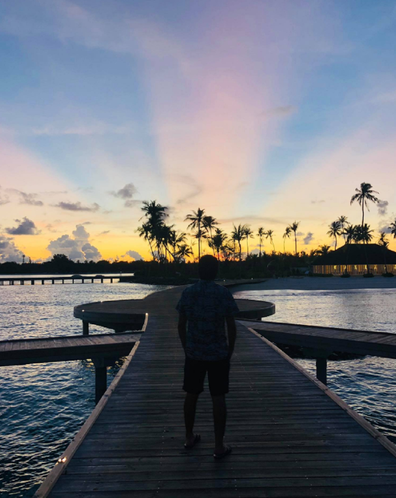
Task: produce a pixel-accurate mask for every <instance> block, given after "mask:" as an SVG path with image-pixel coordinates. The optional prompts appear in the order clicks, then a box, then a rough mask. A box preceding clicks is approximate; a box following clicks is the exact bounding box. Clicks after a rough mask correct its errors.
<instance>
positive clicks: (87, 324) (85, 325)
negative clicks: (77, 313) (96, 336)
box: [83, 320, 89, 335]
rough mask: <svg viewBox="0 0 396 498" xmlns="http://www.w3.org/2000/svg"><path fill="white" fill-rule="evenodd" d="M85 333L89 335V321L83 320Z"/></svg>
mask: <svg viewBox="0 0 396 498" xmlns="http://www.w3.org/2000/svg"><path fill="white" fill-rule="evenodd" d="M83 335H89V322H86V321H85V320H83Z"/></svg>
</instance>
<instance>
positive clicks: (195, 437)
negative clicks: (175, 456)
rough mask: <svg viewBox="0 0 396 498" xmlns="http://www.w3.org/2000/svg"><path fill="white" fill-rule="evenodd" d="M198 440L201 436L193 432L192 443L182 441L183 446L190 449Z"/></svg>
mask: <svg viewBox="0 0 396 498" xmlns="http://www.w3.org/2000/svg"><path fill="white" fill-rule="evenodd" d="M200 441H201V436H200V435H199V434H195V436H194V439H193V441H192V443H190V444H186V443H184V447H185V448H186V450H191V448H194V446H195V445H196V444H197V443H199V442H200Z"/></svg>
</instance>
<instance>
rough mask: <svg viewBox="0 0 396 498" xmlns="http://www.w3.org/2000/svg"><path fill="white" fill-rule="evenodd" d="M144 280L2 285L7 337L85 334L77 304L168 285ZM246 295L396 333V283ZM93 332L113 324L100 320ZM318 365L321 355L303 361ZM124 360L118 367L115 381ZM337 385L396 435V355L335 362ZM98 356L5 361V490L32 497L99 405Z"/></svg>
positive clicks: (292, 316) (1, 484) (0, 471)
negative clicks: (22, 362) (59, 360)
mask: <svg viewBox="0 0 396 498" xmlns="http://www.w3.org/2000/svg"><path fill="white" fill-rule="evenodd" d="M162 288H164V287H160V286H148V285H139V284H119V283H117V284H85V285H82V284H74V285H72V284H65V285H61V284H59V285H44V286H41V285H35V286H27V285H25V286H19V285H15V286H10V287H8V286H4V287H1V286H0V318H1V322H0V324H1V325H0V340H5V339H14V338H23V337H48V336H56V335H71V334H77V335H79V334H81V328H82V326H81V321H80V320H77V319H75V318H73V307H74V306H76V305H78V304H82V303H86V302H92V301H101V300H108V299H132V298H142V297H144V296H146V295H147V294H149V293H151V292H154V291H156V290H159V289H162ZM237 296H238V297H246V298H249V297H250V298H251V299H262V300H267V301H272V302H274V303H275V304H276V310H277V312H276V315H275V316H273V317H270V320H274V321H285V322H292V323H302V324H308V325H323V326H333V327H337V326H340V327H345V328H352V329H360V330H377V331H386V332H391V333H396V300H395V297H396V291H395V290H394V289H370V290H366V289H365V290H343V291H341V290H332V291H319V290H312V291H301V290H300V291H297V290H275V291H274V290H272V291H269V290H255V291H243V292H238V293H237ZM90 330H91V331H92V333H97V332H102V333H103V332H104V331H105V329H101V328H100V327H94V326H91V328H90ZM301 363H302V364H303V365H304V367H306V368H307V369H308V370H309V371H311V372H314V370H315V368H314V362H313V361H309V360H304V361H301ZM118 368H119V366H118V367H117V366H116V367H115V368H113V369H112V371H111V372H110V375H109V382H110V381H111V379H112V378H113V377H114V375H115V373H116V371H117V369H118ZM328 377H329V387H330V388H331V389H333V390H334V391H336V392H337V393H338V394H339V395H340V396H341V398H343V399H344V400H345V401H346V402H347V403H348V404H350V405H351V406H352V407H353V408H355V409H356V410H357V411H358V412H359V413H361V414H362V415H363V416H364V417H365V418H366V419H368V420H369V421H370V422H371V423H372V424H373V425H375V426H376V427H377V428H378V429H380V430H381V431H382V432H384V433H385V434H387V435H389V436H394V437H396V412H395V407H396V360H390V359H382V358H374V357H365V358H363V359H359V360H348V361H339V362H329V363H328ZM94 381H95V378H94V367H93V365H92V363H91V362H90V361H75V362H64V363H63V362H62V363H52V364H51V363H47V364H39V365H27V366H18V367H0V440H1V447H0V496H2V497H11V496H13V497H29V496H32V495H33V493H34V491H35V490H36V489H37V487H38V485H39V483H40V482H41V481H42V480H43V478H44V477H45V476H46V474H47V473H48V471H49V470H50V469H51V468H52V467H53V465H54V464H55V462H56V460H57V458H58V457H59V455H60V454H61V453H62V452H63V451H64V449H65V448H66V447H67V445H68V443H69V442H70V440H71V439H72V438H73V437H74V435H75V433H76V432H77V431H78V429H79V428H80V427H81V425H82V424H83V422H84V421H85V419H86V418H87V417H88V415H89V414H90V412H91V411H92V409H93V408H94V406H95V403H94Z"/></svg>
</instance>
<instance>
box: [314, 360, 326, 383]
mask: <svg viewBox="0 0 396 498" xmlns="http://www.w3.org/2000/svg"><path fill="white" fill-rule="evenodd" d="M316 378H317V379H318V380H320V382H322V384H324V385H325V386H327V358H316Z"/></svg>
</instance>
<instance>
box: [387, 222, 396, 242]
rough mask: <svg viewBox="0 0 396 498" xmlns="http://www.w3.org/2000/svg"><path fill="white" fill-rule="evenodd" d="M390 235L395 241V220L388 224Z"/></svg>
mask: <svg viewBox="0 0 396 498" xmlns="http://www.w3.org/2000/svg"><path fill="white" fill-rule="evenodd" d="M389 228H390V231H391V232H390V233H391V234H392V235H393V238H394V239H396V219H395V221H393V222H392V223H391V224H390V227H389Z"/></svg>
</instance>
